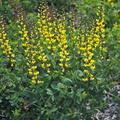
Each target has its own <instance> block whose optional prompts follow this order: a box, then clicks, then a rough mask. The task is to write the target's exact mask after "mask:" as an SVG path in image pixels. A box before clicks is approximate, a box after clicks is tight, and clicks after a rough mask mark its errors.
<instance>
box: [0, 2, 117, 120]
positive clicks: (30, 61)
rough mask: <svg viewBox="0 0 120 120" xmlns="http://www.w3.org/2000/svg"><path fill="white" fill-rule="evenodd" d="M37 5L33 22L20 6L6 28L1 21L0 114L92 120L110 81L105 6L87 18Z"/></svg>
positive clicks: (38, 119)
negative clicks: (60, 12)
mask: <svg viewBox="0 0 120 120" xmlns="http://www.w3.org/2000/svg"><path fill="white" fill-rule="evenodd" d="M81 2H83V1H81ZM84 2H86V1H84ZM82 4H83V3H82ZM12 5H13V6H14V7H15V6H17V5H16V4H12ZM75 5H76V4H75ZM111 5H112V6H113V4H111ZM40 6H41V7H39V8H38V10H37V11H38V13H37V14H35V15H32V16H31V17H32V18H31V19H29V17H30V16H27V15H26V13H25V11H24V10H23V9H22V8H21V7H19V9H20V10H19V11H15V12H16V17H15V18H16V19H15V20H14V21H11V22H10V24H9V25H7V24H5V22H4V19H3V18H2V17H0V56H1V58H0V81H1V83H2V85H0V95H1V98H0V113H1V114H3V115H5V116H6V117H8V119H11V120H16V119H17V120H22V119H25V120H30V119H35V120H48V119H49V120H63V119H64V120H73V119H74V120H80V119H83V120H84V119H85V120H90V119H91V116H92V115H93V114H94V113H95V112H96V109H97V108H98V107H99V108H100V109H103V108H104V106H105V102H104V101H103V98H104V91H105V90H108V88H109V86H110V85H111V83H112V81H111V80H108V78H109V77H111V75H109V74H110V72H109V71H108V70H110V69H108V68H107V65H108V63H107V60H108V59H107V57H106V54H107V51H105V49H106V46H107V45H106V43H105V41H106V36H107V35H108V34H107V35H106V36H105V32H106V31H105V17H106V16H105V15H106V13H105V11H106V9H105V7H104V6H105V3H103V2H101V1H99V4H97V6H96V7H95V8H90V10H91V9H93V10H94V9H95V10H97V12H96V13H94V15H93V16H92V15H91V14H90V15H91V16H90V17H89V18H88V17H86V16H82V14H81V15H80V16H79V15H78V16H77V14H76V11H70V13H67V14H66V13H65V12H63V14H57V13H55V12H54V11H53V10H52V9H50V8H49V7H48V5H47V4H46V3H42V4H41V5H40ZM15 8H16V7H15ZM78 8H79V6H78V5H77V6H76V10H77V11H78V13H79V9H78ZM56 12H57V11H56ZM88 15H89V14H88ZM77 18H79V19H80V18H81V19H80V21H79V19H77ZM81 21H84V22H81ZM117 27H118V24H117V22H115V24H114V27H113V30H117ZM118 38H119V37H118ZM6 106H7V108H6Z"/></svg>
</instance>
